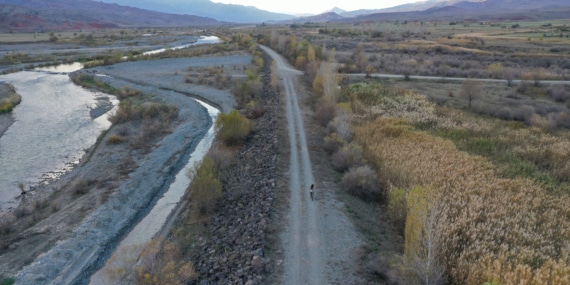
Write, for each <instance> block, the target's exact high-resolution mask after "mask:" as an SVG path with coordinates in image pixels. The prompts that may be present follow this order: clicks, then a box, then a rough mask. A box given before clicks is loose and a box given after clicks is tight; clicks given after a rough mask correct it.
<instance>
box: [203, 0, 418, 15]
mask: <svg viewBox="0 0 570 285" xmlns="http://www.w3.org/2000/svg"><path fill="white" fill-rule="evenodd" d="M211 1H212V2H215V3H224V4H237V5H245V6H254V7H256V8H258V9H261V10H266V11H270V12H277V13H286V14H306V13H310V14H320V13H323V12H325V11H329V10H331V9H332V8H334V7H338V8H340V9H343V10H346V11H354V10H360V9H384V8H390V7H394V6H398V5H402V4H408V3H416V2H424V1H420V0H387V1H382V2H381V3H378V2H372V1H369V0H368V1H366V0H353V1H342V0H331V1H300V0H290V1H280V2H273V1H271V2H269V1H266V0H211Z"/></svg>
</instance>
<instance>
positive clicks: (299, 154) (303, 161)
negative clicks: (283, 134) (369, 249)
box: [261, 46, 363, 284]
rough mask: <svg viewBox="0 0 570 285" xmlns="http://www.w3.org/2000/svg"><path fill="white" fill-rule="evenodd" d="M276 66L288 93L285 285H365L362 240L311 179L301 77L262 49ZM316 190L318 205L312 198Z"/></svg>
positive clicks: (340, 208) (333, 198)
mask: <svg viewBox="0 0 570 285" xmlns="http://www.w3.org/2000/svg"><path fill="white" fill-rule="evenodd" d="M261 48H262V49H263V50H264V51H265V52H267V53H268V54H269V55H270V56H271V57H272V58H273V59H274V60H275V62H276V64H277V68H278V74H279V77H280V79H281V83H282V84H283V87H284V89H285V94H284V95H283V96H285V97H286V98H285V102H286V112H287V125H288V135H289V145H290V158H289V171H288V176H289V183H288V184H289V186H288V187H289V191H290V197H289V199H290V201H289V202H290V205H289V212H288V215H287V217H285V220H286V221H287V223H286V229H285V231H283V234H282V236H281V240H282V243H283V250H284V258H285V260H284V262H283V266H284V268H283V276H282V277H281V283H282V284H362V283H363V282H362V280H361V279H360V278H359V277H358V276H357V274H356V272H355V268H354V264H356V262H355V260H356V258H357V254H356V251H357V250H358V248H360V247H361V246H362V245H363V239H362V237H360V234H359V233H358V231H357V230H356V228H355V227H354V226H353V224H352V223H351V221H350V220H349V218H348V217H347V216H346V214H345V212H344V208H345V207H344V205H343V203H341V202H339V201H337V197H336V195H335V194H334V193H333V192H331V191H325V190H324V189H319V187H325V185H323V183H319V181H321V179H319V177H315V176H314V174H313V170H312V168H313V165H312V163H311V158H310V152H309V147H308V144H307V135H306V133H305V126H304V118H305V116H304V115H305V114H306V110H304V108H306V106H302V105H301V104H300V103H299V102H300V99H299V98H300V97H302V95H301V94H299V93H298V89H297V88H296V84H297V83H298V77H299V76H301V75H302V74H303V73H302V72H299V71H297V70H295V69H293V68H292V67H290V66H289V65H287V64H286V62H285V60H284V59H283V58H282V57H281V56H280V55H278V54H277V53H275V52H274V51H273V50H271V49H269V48H267V47H264V46H261ZM311 184H315V185H316V191H315V193H316V194H315V200H314V201H312V200H311V198H310V195H309V189H310V185H311Z"/></svg>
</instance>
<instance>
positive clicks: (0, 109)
mask: <svg viewBox="0 0 570 285" xmlns="http://www.w3.org/2000/svg"><path fill="white" fill-rule="evenodd" d="M21 101H22V97H21V96H20V95H18V94H17V93H16V89H14V86H13V85H11V84H3V83H0V115H1V114H4V113H8V112H11V111H12V109H14V106H16V105H18V104H20V102H21Z"/></svg>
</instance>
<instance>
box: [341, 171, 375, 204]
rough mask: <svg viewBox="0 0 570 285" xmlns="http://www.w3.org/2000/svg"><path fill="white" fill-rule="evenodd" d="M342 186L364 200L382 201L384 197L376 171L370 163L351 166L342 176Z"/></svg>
mask: <svg viewBox="0 0 570 285" xmlns="http://www.w3.org/2000/svg"><path fill="white" fill-rule="evenodd" d="M341 186H342V188H343V189H345V190H346V191H347V192H348V193H349V194H351V195H354V196H356V197H359V198H361V199H362V200H364V201H369V202H372V201H380V200H381V198H382V195H381V192H380V188H379V187H378V180H377V179H376V173H375V172H374V170H372V168H371V167H370V166H368V165H365V166H359V167H353V168H351V169H350V170H349V171H348V172H347V173H346V174H345V175H344V177H343V178H342V182H341Z"/></svg>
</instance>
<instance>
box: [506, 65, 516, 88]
mask: <svg viewBox="0 0 570 285" xmlns="http://www.w3.org/2000/svg"><path fill="white" fill-rule="evenodd" d="M515 76H516V71H515V69H514V68H510V67H507V68H505V69H503V78H504V79H505V80H506V81H507V85H508V86H509V87H511V86H513V80H514V79H515Z"/></svg>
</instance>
